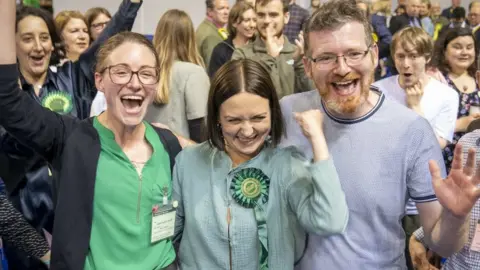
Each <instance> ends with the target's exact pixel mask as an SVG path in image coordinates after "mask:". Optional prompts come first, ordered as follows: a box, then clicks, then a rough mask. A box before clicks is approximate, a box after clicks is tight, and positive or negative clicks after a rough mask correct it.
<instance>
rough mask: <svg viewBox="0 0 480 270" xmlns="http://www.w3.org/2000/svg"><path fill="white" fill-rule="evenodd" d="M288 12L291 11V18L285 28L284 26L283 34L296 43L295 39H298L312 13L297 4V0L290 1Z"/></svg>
mask: <svg viewBox="0 0 480 270" xmlns="http://www.w3.org/2000/svg"><path fill="white" fill-rule="evenodd" d="M288 12H289V13H290V18H289V20H288V23H287V24H286V25H285V28H283V34H284V35H285V36H287V38H288V41H290V43H292V44H295V40H296V39H298V34H300V31H302V29H303V24H304V23H305V22H306V21H307V20H308V17H309V16H310V13H309V12H308V10H306V9H304V8H302V7H301V6H299V5H297V4H296V3H295V0H291V1H290V4H289V5H288Z"/></svg>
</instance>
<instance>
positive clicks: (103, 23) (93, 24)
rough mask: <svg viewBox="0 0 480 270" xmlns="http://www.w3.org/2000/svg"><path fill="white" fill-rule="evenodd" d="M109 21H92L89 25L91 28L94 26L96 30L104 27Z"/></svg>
mask: <svg viewBox="0 0 480 270" xmlns="http://www.w3.org/2000/svg"><path fill="white" fill-rule="evenodd" d="M109 22H110V21H108V22H99V23H92V24H91V26H92V27H93V28H95V29H96V30H100V29H103V28H105V26H106V25H107V24H108V23H109Z"/></svg>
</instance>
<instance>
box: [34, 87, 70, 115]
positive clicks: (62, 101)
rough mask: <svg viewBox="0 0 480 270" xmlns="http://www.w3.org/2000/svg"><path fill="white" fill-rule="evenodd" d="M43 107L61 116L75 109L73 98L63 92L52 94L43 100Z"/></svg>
mask: <svg viewBox="0 0 480 270" xmlns="http://www.w3.org/2000/svg"><path fill="white" fill-rule="evenodd" d="M42 106H43V107H45V108H48V109H50V110H51V111H54V112H56V113H59V114H68V113H70V112H71V111H72V109H73V103H72V97H71V96H70V94H68V93H67V92H63V91H54V92H50V93H48V94H47V95H46V96H45V97H44V98H43V99H42Z"/></svg>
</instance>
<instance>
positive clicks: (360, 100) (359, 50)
mask: <svg viewBox="0 0 480 270" xmlns="http://www.w3.org/2000/svg"><path fill="white" fill-rule="evenodd" d="M369 45H370V44H367V43H366V36H365V29H364V26H363V25H362V24H361V23H359V22H348V23H345V24H344V25H342V26H340V27H339V28H337V29H332V30H322V31H316V32H310V33H309V48H311V49H310V51H311V56H310V57H311V58H312V59H317V60H321V59H324V60H325V59H333V58H336V61H335V60H334V61H333V62H331V63H330V64H322V63H321V61H317V62H316V63H314V62H313V61H312V60H310V59H304V65H305V72H306V74H307V75H308V76H309V77H310V78H311V79H312V80H313V81H314V83H315V86H316V87H317V89H318V91H319V92H320V95H321V96H322V99H323V101H324V102H325V104H326V106H327V108H328V109H329V110H330V111H332V112H333V113H336V114H339V115H350V114H353V113H355V112H356V111H358V109H359V108H360V107H361V106H362V105H363V104H364V103H365V101H366V98H367V97H368V94H369V91H370V90H369V89H370V84H371V83H372V82H373V75H374V70H375V67H376V66H377V62H378V49H377V47H376V46H369ZM344 55H350V56H352V57H354V58H357V59H358V60H357V61H345V58H344V57H341V56H344ZM360 56H361V57H360ZM347 62H349V63H347Z"/></svg>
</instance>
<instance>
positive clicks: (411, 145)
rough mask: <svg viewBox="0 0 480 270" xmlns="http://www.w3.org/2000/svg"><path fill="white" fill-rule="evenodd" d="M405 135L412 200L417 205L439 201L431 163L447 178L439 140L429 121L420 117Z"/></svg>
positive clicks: (408, 184)
mask: <svg viewBox="0 0 480 270" xmlns="http://www.w3.org/2000/svg"><path fill="white" fill-rule="evenodd" d="M407 130H408V132H407V133H406V134H405V143H406V144H407V145H408V148H407V166H408V168H407V169H408V171H407V188H408V193H409V195H410V198H411V199H412V200H413V201H415V202H416V203H422V202H430V201H435V200H437V198H436V196H435V192H434V190H433V186H432V176H431V175H430V170H429V165H428V163H429V161H430V160H434V161H435V162H436V163H437V164H438V166H439V167H440V170H441V174H442V177H445V175H446V170H445V163H444V161H443V155H442V151H441V149H440V146H439V145H438V142H437V138H436V136H435V133H434V132H433V129H432V127H431V126H430V125H429V123H428V121H427V120H426V119H424V118H422V117H420V116H419V117H418V119H417V120H416V121H413V122H412V123H411V124H410V127H409V128H408V129H407Z"/></svg>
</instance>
